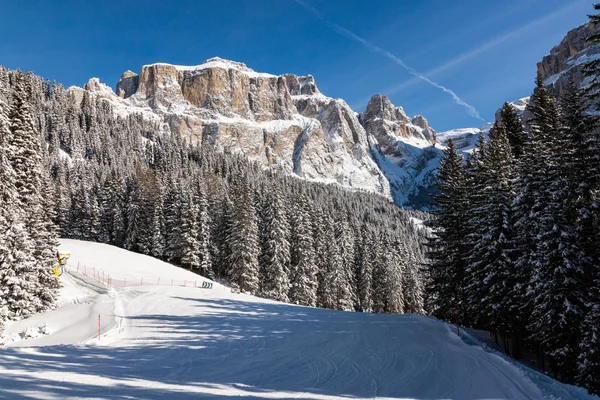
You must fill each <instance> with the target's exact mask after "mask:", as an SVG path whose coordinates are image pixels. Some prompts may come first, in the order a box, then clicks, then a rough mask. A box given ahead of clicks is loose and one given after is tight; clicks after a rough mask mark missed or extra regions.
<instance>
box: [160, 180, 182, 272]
mask: <svg viewBox="0 0 600 400" xmlns="http://www.w3.org/2000/svg"><path fill="white" fill-rule="evenodd" d="M182 200H183V192H182V188H181V185H180V184H179V181H177V180H176V179H173V178H170V179H169V180H167V192H166V195H165V201H164V213H165V257H166V258H167V260H168V261H171V262H177V261H179V260H180V259H181V253H180V251H179V250H180V241H181V223H182V218H183V216H182V214H183V210H182V208H183V205H182Z"/></svg>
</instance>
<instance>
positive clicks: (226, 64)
mask: <svg viewBox="0 0 600 400" xmlns="http://www.w3.org/2000/svg"><path fill="white" fill-rule="evenodd" d="M152 65H165V66H171V67H175V69H177V70H178V71H201V70H204V69H210V68H222V69H234V70H236V71H239V72H242V73H244V74H246V75H248V76H249V77H251V78H276V77H277V76H276V75H272V74H267V73H262V72H256V71H254V70H252V69H250V68H248V67H247V66H246V65H245V64H243V63H240V62H236V61H230V60H225V59H223V58H219V57H214V58H211V59H208V60H206V61H205V62H204V63H202V64H200V65H193V66H188V65H173V64H168V63H154V64H149V65H145V67H147V66H152Z"/></svg>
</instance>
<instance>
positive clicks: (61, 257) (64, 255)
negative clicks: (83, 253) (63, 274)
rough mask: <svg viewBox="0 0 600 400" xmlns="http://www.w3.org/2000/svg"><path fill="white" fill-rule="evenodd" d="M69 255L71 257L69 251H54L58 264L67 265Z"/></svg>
mask: <svg viewBox="0 0 600 400" xmlns="http://www.w3.org/2000/svg"><path fill="white" fill-rule="evenodd" d="M69 257H71V252H69V251H58V252H57V253H56V258H58V265H67V261H69Z"/></svg>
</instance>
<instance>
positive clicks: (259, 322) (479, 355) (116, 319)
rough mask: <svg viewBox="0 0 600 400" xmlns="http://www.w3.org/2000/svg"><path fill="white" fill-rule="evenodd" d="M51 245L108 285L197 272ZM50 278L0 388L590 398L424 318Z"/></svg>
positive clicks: (76, 392) (80, 246) (51, 395)
mask: <svg viewBox="0 0 600 400" xmlns="http://www.w3.org/2000/svg"><path fill="white" fill-rule="evenodd" d="M63 243H64V244H66V245H67V246H69V247H70V249H71V252H72V254H73V256H72V259H71V260H70V262H69V264H70V265H76V263H77V261H80V262H81V263H82V264H83V263H89V265H92V264H93V265H94V266H95V267H96V268H101V269H102V270H104V271H106V272H107V273H110V274H111V275H112V276H114V278H115V282H121V281H119V280H116V278H117V277H119V278H120V279H122V280H124V278H128V281H130V282H131V281H134V280H137V279H139V278H140V276H144V279H145V281H151V280H152V281H154V279H156V278H158V276H163V277H167V276H169V277H171V276H173V277H175V278H176V279H186V278H187V279H189V280H191V281H193V280H194V279H197V278H198V277H197V275H193V274H191V273H190V272H188V271H185V270H182V269H180V268H177V267H174V266H172V265H169V264H166V263H162V262H159V261H156V260H153V259H150V258H148V257H145V256H141V255H137V254H134V253H130V252H127V251H125V250H121V249H117V248H114V247H110V246H106V245H100V244H92V243H88V242H78V241H73V240H63ZM61 280H62V282H63V285H64V288H63V289H62V297H61V301H60V306H59V308H58V309H57V310H53V311H49V312H47V313H45V314H42V315H37V316H34V317H32V318H30V319H28V320H24V321H20V322H16V323H12V324H10V325H9V326H8V327H7V331H8V332H17V331H20V330H21V329H23V328H25V327H27V326H39V325H40V322H42V321H43V322H44V323H47V324H48V327H49V328H50V335H48V336H44V337H39V338H35V339H29V340H21V341H16V342H14V343H9V344H8V345H7V347H3V348H0V398H2V399H4V398H7V399H20V398H43V399H63V398H85V399H96V398H98V399H100V398H102V399H106V398H128V399H148V398H164V399H170V398H177V399H187V398H190V399H192V398H194V399H195V398H214V399H232V398H236V399H238V398H242V399H257V398H269V399H322V400H332V399H340V398H374V397H377V398H388V399H404V398H410V399H413V398H414V399H437V398H453V399H483V398H504V399H543V398H547V399H573V398H574V399H588V398H589V399H592V398H594V397H592V396H589V395H587V394H586V392H585V391H583V390H582V389H579V388H575V387H572V386H568V385H563V384H560V383H557V382H556V381H553V380H551V379H550V378H547V377H545V376H543V375H541V374H539V373H537V372H534V371H531V370H529V369H527V368H525V367H522V366H518V365H516V364H515V363H513V362H512V361H509V360H507V359H506V358H503V356H501V355H499V354H497V353H494V352H492V351H491V350H489V349H485V348H483V347H481V346H480V345H479V344H478V343H476V342H475V341H474V339H472V338H470V337H466V338H459V337H457V335H456V334H455V332H454V330H453V329H451V327H450V326H449V325H447V324H445V323H442V322H440V321H437V320H435V319H433V318H429V317H423V316H417V315H401V316H399V315H375V314H363V313H347V312H340V311H331V310H323V309H314V308H306V307H299V306H294V305H288V304H281V303H277V302H272V301H268V300H264V299H259V298H255V297H252V296H247V295H244V294H234V293H231V292H230V291H229V290H227V289H226V288H224V287H223V286H221V285H219V284H217V283H215V284H214V286H213V289H212V290H207V289H200V288H195V287H176V286H134V287H125V288H123V287H122V285H121V286H119V285H117V286H119V287H118V289H112V290H107V288H106V287H105V286H103V285H102V284H100V283H98V282H95V281H94V280H93V279H92V278H90V277H86V276H83V275H82V274H79V273H77V272H76V271H72V270H71V272H70V273H68V274H65V275H64V276H63V277H62V278H61ZM98 313H100V314H101V317H102V336H101V339H100V340H99V341H98V340H97V339H96V338H95V335H96V333H97V332H96V330H97V315H98ZM463 339H464V340H463ZM25 346H27V347H25Z"/></svg>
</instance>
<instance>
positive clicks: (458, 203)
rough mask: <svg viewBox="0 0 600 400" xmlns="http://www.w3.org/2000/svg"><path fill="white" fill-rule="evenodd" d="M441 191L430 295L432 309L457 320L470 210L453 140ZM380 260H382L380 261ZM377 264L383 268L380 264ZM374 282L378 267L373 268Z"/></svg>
mask: <svg viewBox="0 0 600 400" xmlns="http://www.w3.org/2000/svg"><path fill="white" fill-rule="evenodd" d="M438 182H439V183H438V187H439V189H440V193H439V194H437V195H435V196H434V200H435V202H436V205H437V210H436V211H435V212H433V214H434V219H432V220H431V221H429V223H428V224H429V225H430V226H431V227H432V228H433V230H434V232H435V236H434V238H433V239H432V241H431V242H430V243H429V246H430V248H431V251H430V252H429V258H430V260H431V265H430V278H429V288H428V289H429V293H432V294H433V296H432V297H430V298H429V299H428V303H429V306H428V308H429V309H430V312H432V313H433V314H434V315H435V316H436V317H438V318H441V319H445V320H454V319H455V318H456V317H455V313H456V311H457V310H460V311H461V316H464V315H465V313H464V311H465V309H466V307H467V301H466V295H465V292H464V288H465V268H466V260H465V255H466V254H468V253H466V252H465V251H464V250H465V248H464V239H465V236H466V231H465V229H466V225H467V221H466V219H467V214H466V212H465V210H466V207H467V204H466V199H467V197H466V192H467V181H466V177H465V173H464V171H463V159H462V157H461V156H460V155H459V154H458V153H457V151H456V147H455V146H454V142H453V141H452V140H449V141H448V148H447V149H446V150H444V156H443V158H442V160H441V163H440V167H439V169H438ZM378 263H379V262H378ZM376 268H378V269H381V268H383V267H382V266H381V265H377V266H376ZM373 281H374V284H375V268H374V270H373Z"/></svg>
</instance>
